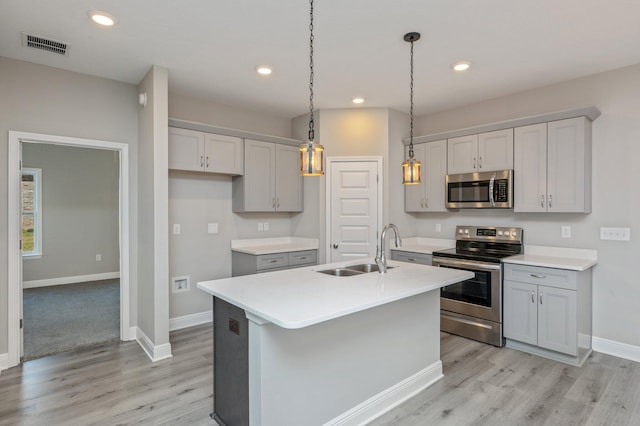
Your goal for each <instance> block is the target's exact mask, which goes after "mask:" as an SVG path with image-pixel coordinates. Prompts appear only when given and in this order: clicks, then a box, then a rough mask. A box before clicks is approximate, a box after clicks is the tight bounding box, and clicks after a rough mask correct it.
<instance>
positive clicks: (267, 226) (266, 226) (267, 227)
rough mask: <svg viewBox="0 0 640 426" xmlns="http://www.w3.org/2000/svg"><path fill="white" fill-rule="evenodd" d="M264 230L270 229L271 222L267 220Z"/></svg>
mask: <svg viewBox="0 0 640 426" xmlns="http://www.w3.org/2000/svg"><path fill="white" fill-rule="evenodd" d="M264 230H265V231H268V230H269V222H265V223H264Z"/></svg>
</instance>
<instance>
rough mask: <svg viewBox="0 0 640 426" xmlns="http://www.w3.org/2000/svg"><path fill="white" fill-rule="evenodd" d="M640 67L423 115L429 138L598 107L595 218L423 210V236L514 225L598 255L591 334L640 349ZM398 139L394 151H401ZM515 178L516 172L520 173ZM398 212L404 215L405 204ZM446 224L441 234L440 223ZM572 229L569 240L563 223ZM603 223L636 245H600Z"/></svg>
mask: <svg viewBox="0 0 640 426" xmlns="http://www.w3.org/2000/svg"><path fill="white" fill-rule="evenodd" d="M638 99H640V65H635V66H632V67H627V68H622V69H619V70H615V71H610V72H606V73H602V74H597V75H593V76H589V77H585V78H580V79H577V80H572V81H568V82H565V83H561V84H556V85H553V86H549V87H544V88H540V89H536V90H531V91H527V92H522V93H517V94H514V95H510V96H505V97H501V98H497V99H493V100H489V101H486V102H482V103H478V104H474V105H469V106H466V107H464V108H458V109H455V110H451V111H444V112H441V113H438V114H432V115H429V116H425V117H420V118H419V119H418V120H417V123H416V124H417V126H416V130H417V132H416V133H417V134H418V135H424V134H429V133H434V132H439V131H444V130H450V129H456V128H462V127H467V126H472V125H476V124H482V123H489V122H494V121H501V120H506V119H510V118H515V117H521V116H528V115H535V114H540V113H545V112H551V111H557V110H562V109H569V108H575V107H581V106H588V105H595V106H596V107H598V108H599V109H600V111H601V112H602V115H601V116H600V117H599V118H598V119H597V120H596V121H594V122H593V192H592V194H593V205H592V213H591V214H587V215H585V214H544V213H541V214H523V213H513V212H512V211H504V212H502V211H500V212H496V211H490V210H484V211H460V212H457V213H432V214H429V213H418V214H414V215H411V216H413V217H414V218H415V220H416V223H417V235H419V236H425V237H441V238H452V237H453V231H454V228H455V225H457V224H470V225H507V226H509V225H513V226H521V227H522V228H524V232H525V233H524V236H525V243H526V244H532V245H545V246H558V247H576V248H588V249H597V250H598V265H597V266H596V267H595V269H594V271H593V274H594V292H593V300H594V303H593V306H594V312H593V314H594V316H593V332H594V335H595V336H597V337H600V338H604V339H609V340H613V341H617V342H622V343H627V344H630V345H634V346H640V333H638V329H640V311H639V310H638V300H640V286H638V284H637V282H638V278H637V272H636V270H635V266H636V262H637V261H638V253H640V235H639V232H640V215H638V212H639V211H640V191H638V189H637V188H636V187H635V185H636V184H637V183H638V182H640V168H639V167H638V165H637V162H638V158H640V143H638V142H639V141H640V107H639V106H638ZM401 149H402V145H401V143H400V142H399V141H398V142H396V143H395V146H394V150H401ZM515 178H516V179H517V175H516V176H515ZM392 207H393V208H395V209H396V213H395V214H396V215H403V214H405V215H406V213H403V212H402V211H400V210H399V206H392ZM436 223H440V224H442V233H436V232H435V224H436ZM562 225H568V226H571V233H572V238H569V239H563V238H561V235H560V226H562ZM602 226H613V227H629V228H631V241H630V242H624V241H601V240H600V239H599V228H600V227H602Z"/></svg>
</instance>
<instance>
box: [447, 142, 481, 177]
mask: <svg viewBox="0 0 640 426" xmlns="http://www.w3.org/2000/svg"><path fill="white" fill-rule="evenodd" d="M477 164H478V135H468V136H461V137H459V138H451V139H448V140H447V173H448V174H454V173H473V172H477V171H478V170H477Z"/></svg>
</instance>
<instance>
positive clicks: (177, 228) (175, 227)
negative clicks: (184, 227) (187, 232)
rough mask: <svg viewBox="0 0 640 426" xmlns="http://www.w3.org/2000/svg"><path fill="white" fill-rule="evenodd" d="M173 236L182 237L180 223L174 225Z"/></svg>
mask: <svg viewBox="0 0 640 426" xmlns="http://www.w3.org/2000/svg"><path fill="white" fill-rule="evenodd" d="M173 235H180V224H179V223H174V224H173Z"/></svg>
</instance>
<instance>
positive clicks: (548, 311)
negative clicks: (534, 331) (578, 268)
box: [538, 286, 578, 356]
mask: <svg viewBox="0 0 640 426" xmlns="http://www.w3.org/2000/svg"><path fill="white" fill-rule="evenodd" d="M577 302H578V301H577V294H576V292H575V291H573V290H565V289H562V288H555V287H545V286H539V287H538V346H540V347H542V348H547V349H551V350H554V351H557V352H562V353H565V354H568V355H574V356H575V355H577V354H578V326H577V322H578V321H577V318H578V310H577V309H578V308H577V305H578V303H577Z"/></svg>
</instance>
